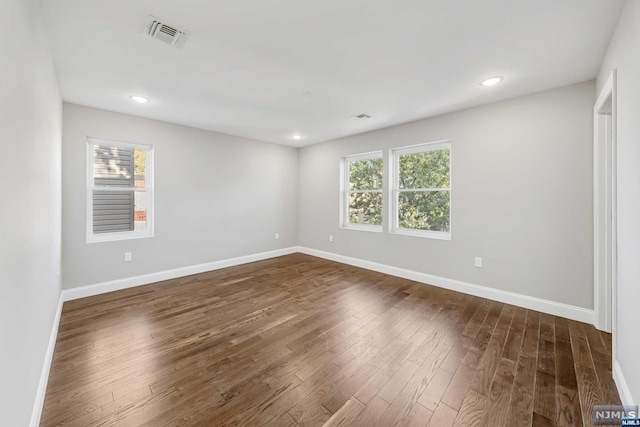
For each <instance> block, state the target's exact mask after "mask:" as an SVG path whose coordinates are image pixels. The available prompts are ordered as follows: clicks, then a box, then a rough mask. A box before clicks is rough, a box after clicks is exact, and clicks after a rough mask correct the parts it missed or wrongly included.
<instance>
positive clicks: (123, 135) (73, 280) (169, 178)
mask: <svg viewBox="0 0 640 427" xmlns="http://www.w3.org/2000/svg"><path fill="white" fill-rule="evenodd" d="M142 107H144V106H142ZM63 122H64V124H63V143H62V168H63V171H62V209H63V212H64V217H63V223H62V235H63V239H62V281H63V287H64V288H65V289H69V288H75V287H79V286H85V285H91V284H97V283H103V282H106V281H111V280H115V279H121V278H128V277H133V276H138V275H143V274H148V273H155V272H160V271H164V270H170V269H175V268H180V267H188V266H193V265H197V264H202V263H208V262H212V261H217V260H223V259H227V258H233V257H238V256H242V255H250V254H255V253H260V252H265V251H270V250H275V249H279V248H286V247H290V246H295V245H296V244H297V234H296V233H297V228H296V222H297V184H296V171H297V167H296V165H297V156H298V154H297V150H296V149H294V148H291V147H284V146H279V145H275V144H268V143H264V142H258V141H253V140H249V139H246V138H240V137H234V136H230V135H224V134H220V133H215V132H209V131H205V130H200V129H195V128H190V127H185V126H179V125H175V124H169V123H165V122H160V121H155V120H149V119H143V118H140V117H134V116H129V115H125V114H119V113H112V112H108V111H104V110H98V109H94V108H89V107H82V106H78V105H74V104H66V103H65V104H64V120H63ZM87 136H92V137H99V138H106V139H113V140H118V141H130V142H137V143H142V144H153V146H154V151H155V153H154V156H155V165H154V169H155V237H152V238H144V239H133V240H124V241H116V242H102V243H91V244H87V243H86V226H85V223H86V221H85V209H86V207H85V203H86V196H85V189H86V176H85V173H86V145H87ZM275 233H280V239H279V240H275V238H274V235H275ZM124 252H132V253H133V261H132V262H127V263H125V262H124Z"/></svg>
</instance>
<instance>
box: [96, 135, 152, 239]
mask: <svg viewBox="0 0 640 427" xmlns="http://www.w3.org/2000/svg"><path fill="white" fill-rule="evenodd" d="M152 160H153V150H152V147H151V146H148V145H142V144H131V143H125V142H116V141H107V140H100V139H93V138H90V139H89V144H88V150H87V164H88V185H87V242H100V241H111V240H121V239H131V238H138V237H150V236H152V235H153V221H152V208H153V186H152V183H153V169H152V166H153V164H152Z"/></svg>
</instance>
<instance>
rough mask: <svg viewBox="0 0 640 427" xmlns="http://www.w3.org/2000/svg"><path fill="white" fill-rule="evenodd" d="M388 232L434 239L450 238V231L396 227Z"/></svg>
mask: <svg viewBox="0 0 640 427" xmlns="http://www.w3.org/2000/svg"><path fill="white" fill-rule="evenodd" d="M390 234H399V235H401V236H412V237H422V238H427V239H436V240H451V233H444V232H440V231H426V230H411V229H408V228H397V229H394V230H391V231H390Z"/></svg>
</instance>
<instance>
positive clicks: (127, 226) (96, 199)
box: [93, 190, 135, 234]
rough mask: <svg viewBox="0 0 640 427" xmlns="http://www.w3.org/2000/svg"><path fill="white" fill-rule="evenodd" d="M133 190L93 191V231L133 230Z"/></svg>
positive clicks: (97, 232)
mask: <svg viewBox="0 0 640 427" xmlns="http://www.w3.org/2000/svg"><path fill="white" fill-rule="evenodd" d="M134 199H135V196H134V194H133V191H126V190H125V191H104V190H103V191H100V190H94V191H93V232H94V233H96V234H99V233H113V232H118V231H133V230H134V218H133V213H134Z"/></svg>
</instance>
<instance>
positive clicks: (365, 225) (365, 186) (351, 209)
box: [341, 151, 383, 231]
mask: <svg viewBox="0 0 640 427" xmlns="http://www.w3.org/2000/svg"><path fill="white" fill-rule="evenodd" d="M382 165H383V163H382V152H381V151H379V152H375V153H368V154H360V155H357V156H349V157H345V158H344V159H342V169H343V175H342V176H343V178H342V203H341V205H342V208H341V225H342V226H343V227H347V228H356V229H361V230H370V231H382Z"/></svg>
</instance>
